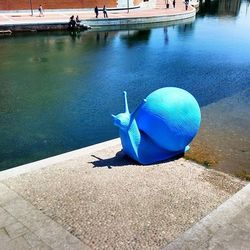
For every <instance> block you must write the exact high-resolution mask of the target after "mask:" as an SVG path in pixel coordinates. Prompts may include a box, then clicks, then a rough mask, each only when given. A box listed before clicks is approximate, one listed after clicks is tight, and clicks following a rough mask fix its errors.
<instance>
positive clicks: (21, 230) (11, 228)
mask: <svg viewBox="0 0 250 250" xmlns="http://www.w3.org/2000/svg"><path fill="white" fill-rule="evenodd" d="M5 229H6V231H7V232H8V234H9V236H10V237H11V238H12V239H14V238H18V237H19V236H21V235H23V234H25V233H27V232H28V228H27V227H25V226H24V225H23V224H22V223H20V222H16V223H14V224H10V225H8V226H6V227H5Z"/></svg>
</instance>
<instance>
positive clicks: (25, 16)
mask: <svg viewBox="0 0 250 250" xmlns="http://www.w3.org/2000/svg"><path fill="white" fill-rule="evenodd" d="M158 1H160V2H161V4H160V3H158V5H157V6H156V7H155V8H153V9H149V8H139V9H133V10H130V11H129V13H127V10H121V11H108V16H109V19H117V18H119V19H124V18H140V17H154V16H155V17H156V16H163V15H173V14H178V13H188V12H192V11H193V7H191V6H190V7H189V8H188V10H187V11H186V10H185V6H184V4H183V2H182V0H177V1H176V8H173V7H172V6H170V8H169V9H166V8H165V1H164V0H158ZM71 15H75V16H76V15H78V16H79V18H80V19H81V20H89V19H95V14H94V11H92V10H91V11H89V10H87V11H84V10H82V11H59V12H55V11H53V12H49V11H48V12H46V10H45V15H44V17H39V13H38V11H37V10H35V11H34V15H33V16H31V15H30V12H28V13H22V12H20V13H0V26H1V25H4V24H22V23H49V22H68V21H69V17H70V16H71ZM98 19H103V13H102V11H99V18H98Z"/></svg>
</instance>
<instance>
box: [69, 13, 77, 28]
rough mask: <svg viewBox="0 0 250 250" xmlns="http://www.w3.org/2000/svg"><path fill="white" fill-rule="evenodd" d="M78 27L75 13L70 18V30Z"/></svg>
mask: <svg viewBox="0 0 250 250" xmlns="http://www.w3.org/2000/svg"><path fill="white" fill-rule="evenodd" d="M75 27H76V21H75V17H74V15H72V16H71V17H70V18H69V30H74V29H75Z"/></svg>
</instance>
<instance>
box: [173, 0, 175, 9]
mask: <svg viewBox="0 0 250 250" xmlns="http://www.w3.org/2000/svg"><path fill="white" fill-rule="evenodd" d="M173 7H174V8H175V0H173Z"/></svg>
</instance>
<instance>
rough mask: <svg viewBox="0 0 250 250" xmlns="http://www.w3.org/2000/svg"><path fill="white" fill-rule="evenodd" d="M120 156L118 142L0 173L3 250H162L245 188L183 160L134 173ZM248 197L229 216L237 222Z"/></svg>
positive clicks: (135, 168)
mask: <svg viewBox="0 0 250 250" xmlns="http://www.w3.org/2000/svg"><path fill="white" fill-rule="evenodd" d="M120 150H121V146H120V142H119V140H117V139H115V140H112V141H108V142H105V143H101V144H97V145H93V146H91V147H87V148H83V149H80V150H77V151H73V152H69V153H66V154H63V155H59V156H56V157H52V158H48V159H45V160H42V161H38V162H34V163H31V164H27V165H24V166H20V167H17V168H13V169H10V170H6V171H2V172H0V241H1V243H2V242H3V243H4V244H3V243H2V244H1V246H0V249H4V250H6V249H15V247H17V246H18V247H19V248H18V249H60V250H61V249H89V248H90V249H114V248H117V249H131V248H133V249H162V248H163V247H165V246H166V245H167V244H169V243H170V242H173V240H175V239H176V238H178V237H180V236H181V235H182V234H183V233H184V232H185V231H186V230H188V229H189V228H190V227H192V226H193V225H194V224H195V223H197V222H198V221H200V220H201V219H202V218H203V217H204V216H206V215H207V214H209V213H210V212H211V211H212V210H214V209H216V207H218V206H219V205H220V204H222V203H223V202H225V200H227V199H228V198H230V197H231V196H232V195H233V194H234V193H236V192H237V191H239V190H240V189H241V188H242V187H243V186H244V185H246V182H243V181H241V180H239V179H236V178H234V177H231V176H228V175H226V174H223V173H219V172H216V171H214V170H208V169H206V168H204V167H202V166H200V165H198V164H195V163H193V162H190V161H186V160H184V159H183V158H181V159H177V160H174V161H170V162H165V163H161V164H154V165H152V166H140V165H136V164H135V163H134V162H132V161H131V160H129V159H128V158H127V157H125V156H124V155H123V153H122V152H120ZM247 188H248V189H249V186H247ZM240 192H242V191H240ZM237 195H238V194H236V196H237ZM238 197H239V195H238ZM248 197H249V193H246V194H245V196H240V197H239V198H238V199H237V202H238V203H240V204H244V205H242V206H240V207H239V206H238V205H235V204H234V203H230V204H231V205H228V206H227V207H228V209H227V210H229V211H231V209H232V210H233V211H236V212H237V214H240V213H239V212H240V211H241V210H242V211H243V210H244V209H245V210H246V207H247V206H248V205H247V204H249V200H250V199H249V198H248ZM222 206H223V205H222ZM218 210H219V211H221V209H220V208H219V209H218ZM215 211H216V210H215ZM226 212H227V214H228V218H231V215H232V213H230V212H229V213H228V211H226ZM213 213H214V212H213ZM220 213H225V212H220ZM234 215H235V213H234ZM216 218H217V219H216V221H217V224H218V223H220V225H224V224H225V225H226V224H227V223H228V221H229V220H227V221H225V218H227V216H224V217H222V216H220V217H219V218H218V216H217V217H216ZM247 218H249V217H246V220H247ZM239 219H241V221H242V220H245V218H243V217H241V216H240V215H239ZM224 221H225V222H224ZM229 222H230V221H229ZM246 225H247V226H248V224H246ZM218 229H219V228H218V227H217V232H220V231H219V230H218ZM201 232H203V231H201ZM220 233H221V234H222V235H221V237H220V240H222V239H223V231H221V232H220ZM243 236H244V235H243ZM200 239H203V238H198V240H199V242H200ZM246 242H247V241H246ZM184 243H185V242H184ZM184 243H183V242H182V245H183V246H185V244H184ZM172 244H173V243H172ZM199 244H200V243H199ZM1 247H2V248H1ZM172 249H175V248H172ZM177 249H178V248H177ZM183 249H189V248H183ZM193 249H195V248H193ZM198 249H199V248H198ZM222 249H223V248H222Z"/></svg>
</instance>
